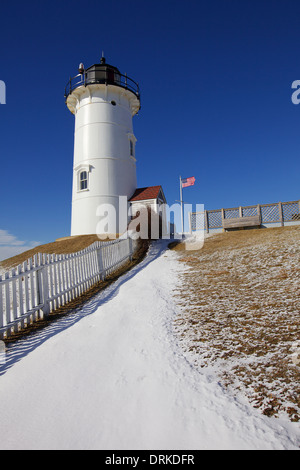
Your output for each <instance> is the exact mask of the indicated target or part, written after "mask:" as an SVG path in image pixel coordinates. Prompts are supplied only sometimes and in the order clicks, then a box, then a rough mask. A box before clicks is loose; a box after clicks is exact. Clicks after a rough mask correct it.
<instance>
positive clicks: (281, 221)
mask: <svg viewBox="0 0 300 470" xmlns="http://www.w3.org/2000/svg"><path fill="white" fill-rule="evenodd" d="M278 212H279V221H280V224H281V227H283V226H284V221H283V212H282V204H281V202H278Z"/></svg>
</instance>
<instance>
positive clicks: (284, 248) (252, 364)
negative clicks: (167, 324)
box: [173, 226, 300, 421]
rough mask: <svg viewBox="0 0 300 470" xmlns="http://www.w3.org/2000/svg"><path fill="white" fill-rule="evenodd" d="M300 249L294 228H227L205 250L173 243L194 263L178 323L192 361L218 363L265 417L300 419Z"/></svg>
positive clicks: (228, 382) (181, 291) (184, 282)
mask: <svg viewBox="0 0 300 470" xmlns="http://www.w3.org/2000/svg"><path fill="white" fill-rule="evenodd" d="M299 247H300V226H294V227H285V228H272V229H258V230H241V231H235V232H226V233H220V234H217V235H214V236H212V237H210V238H208V239H207V240H206V241H205V244H204V247H203V248H202V249H201V250H199V251H185V249H184V244H179V245H177V246H175V247H174V248H173V249H174V250H176V251H177V253H178V256H179V259H180V261H181V262H183V263H185V265H186V267H187V269H186V270H185V272H184V274H183V275H182V278H181V282H180V284H179V287H178V292H177V300H178V302H179V303H180V305H182V309H181V313H180V314H179V315H178V316H177V318H176V320H175V322H174V329H175V332H176V335H177V336H178V339H179V342H180V344H181V346H182V348H183V350H184V352H185V354H186V356H187V357H188V359H189V360H190V361H191V362H192V363H193V364H195V365H196V366H197V367H199V368H202V367H211V366H212V367H214V368H216V367H217V368H218V371H219V375H220V379H221V382H222V383H223V384H224V385H225V386H227V387H230V388H231V389H232V390H234V391H238V390H239V391H241V392H242V393H243V394H244V395H246V396H247V397H248V399H249V400H250V401H251V403H252V404H253V405H254V406H255V407H257V408H260V409H261V410H262V412H263V413H264V414H265V415H268V416H278V415H279V414H285V415H288V416H289V418H290V419H291V420H292V421H299V419H300V365H296V363H295V362H294V361H293V357H294V356H293V354H294V348H295V346H297V342H298V341H299V340H300V295H299V292H300V289H299V287H300V250H299ZM299 348H300V343H299ZM299 352H300V349H299Z"/></svg>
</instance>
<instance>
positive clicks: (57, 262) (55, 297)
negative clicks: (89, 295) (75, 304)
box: [0, 238, 138, 338]
mask: <svg viewBox="0 0 300 470" xmlns="http://www.w3.org/2000/svg"><path fill="white" fill-rule="evenodd" d="M137 244H138V240H132V239H131V238H127V239H122V240H121V239H118V240H112V241H109V242H101V241H98V242H95V243H93V244H92V245H91V246H89V247H88V248H86V249H84V250H82V251H79V252H77V253H71V254H65V255H50V254H44V253H38V254H36V255H34V256H33V257H32V258H30V259H29V260H27V261H25V262H24V263H22V264H20V265H19V266H17V267H16V268H14V269H11V270H10V271H8V272H6V273H4V274H2V276H0V338H7V337H8V336H10V335H11V334H12V333H14V332H17V331H19V330H20V329H23V328H26V327H27V326H28V325H30V323H32V322H34V321H36V320H38V319H40V318H44V317H45V316H47V315H48V314H49V313H51V312H52V311H54V310H55V309H56V308H58V307H60V306H62V305H65V304H66V303H67V302H69V301H71V300H73V299H75V298H76V297H78V296H79V295H81V294H82V293H83V292H85V291H86V290H88V289H89V288H90V287H91V286H93V285H94V284H95V283H97V282H98V281H100V280H103V279H105V278H106V277H107V275H109V274H110V273H112V272H113V271H115V270H116V269H117V268H118V267H120V266H121V265H122V264H123V263H125V262H126V261H127V260H129V259H131V258H132V255H133V253H134V252H135V250H136V248H137Z"/></svg>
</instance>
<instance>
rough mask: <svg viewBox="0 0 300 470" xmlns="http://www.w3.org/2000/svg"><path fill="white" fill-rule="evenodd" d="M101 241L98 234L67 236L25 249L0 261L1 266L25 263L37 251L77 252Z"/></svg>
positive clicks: (5, 267)
mask: <svg viewBox="0 0 300 470" xmlns="http://www.w3.org/2000/svg"><path fill="white" fill-rule="evenodd" d="M96 241H99V238H98V237H97V235H79V236H75V237H66V238H62V239H59V240H57V241H55V242H51V243H46V244H45V245H39V246H36V247H35V248H32V249H31V250H27V251H24V252H23V253H20V254H19V255H16V256H12V257H11V258H7V259H5V260H3V261H1V262H0V267H1V268H2V269H9V268H12V267H15V266H18V264H21V263H23V261H26V260H28V259H29V258H31V257H32V256H33V255H35V254H36V253H47V254H54V253H55V254H58V255H62V254H67V253H76V252H77V251H80V250H83V249H84V248H87V247H88V246H90V245H92V243H94V242H96Z"/></svg>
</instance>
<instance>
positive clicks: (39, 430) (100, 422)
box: [0, 242, 300, 450]
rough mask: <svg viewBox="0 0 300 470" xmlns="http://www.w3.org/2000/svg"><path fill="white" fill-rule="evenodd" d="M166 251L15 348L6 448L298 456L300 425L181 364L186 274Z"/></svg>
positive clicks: (6, 375) (2, 440) (1, 403)
mask: <svg viewBox="0 0 300 470" xmlns="http://www.w3.org/2000/svg"><path fill="white" fill-rule="evenodd" d="M164 246H165V245H164V242H157V243H156V244H154V246H153V247H152V248H151V250H150V253H149V255H148V256H147V258H146V259H145V260H144V261H143V262H142V263H141V264H140V265H138V266H137V267H136V268H134V270H133V271H131V272H129V273H127V274H125V275H124V276H123V277H122V278H120V279H119V280H118V282H117V283H115V284H114V285H112V286H110V287H109V288H108V289H106V290H105V291H103V292H101V293H99V295H98V296H97V297H95V298H93V299H92V300H91V301H90V302H88V303H87V304H86V305H85V306H84V308H83V309H82V310H79V311H76V312H74V315H71V316H69V317H66V318H64V319H62V320H60V321H59V322H57V323H53V324H52V325H51V326H49V327H48V328H47V329H45V330H42V331H40V332H39V333H38V334H36V335H35V336H33V337H29V338H28V339H27V340H26V341H20V342H19V343H16V344H15V345H14V346H13V347H12V348H10V349H9V352H8V354H7V361H6V365H3V366H2V373H3V375H1V376H0V417H1V418H0V448H1V449H105V450H112V449H119V450H124V449H125V450H127V449H128V450H129V449H131V450H132V449H135V450H139V449H145V450H147V449H151V450H160V449H168V450H179V449H181V450H184V449H190V450H192V449H193V450H197V449H295V448H299V444H300V439H299V425H297V424H296V423H290V422H287V421H281V420H278V419H275V418H267V417H265V416H263V415H261V414H260V413H259V412H257V411H255V410H254V409H253V408H251V407H250V406H248V405H247V404H245V403H241V402H239V401H237V400H235V399H234V398H232V397H230V396H229V395H228V394H226V392H225V391H224V390H223V389H222V387H221V386H220V385H219V384H218V383H217V380H216V378H215V377H214V376H213V375H212V374H211V373H209V372H207V371H206V370H203V372H202V373H199V371H197V370H195V369H194V368H193V367H192V366H191V365H190V364H189V363H188V362H187V361H186V360H185V358H184V357H183V356H182V354H181V351H180V349H179V347H178V346H177V343H176V339H175V337H174V336H173V335H172V318H173V317H174V315H175V313H176V305H175V304H174V301H173V299H172V290H173V289H176V282H177V277H176V273H177V272H178V271H179V270H180V269H183V267H182V263H179V262H178V261H177V260H176V254H175V253H174V252H171V251H168V250H167V251H164V250H163V249H164ZM0 372H1V366H0Z"/></svg>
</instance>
